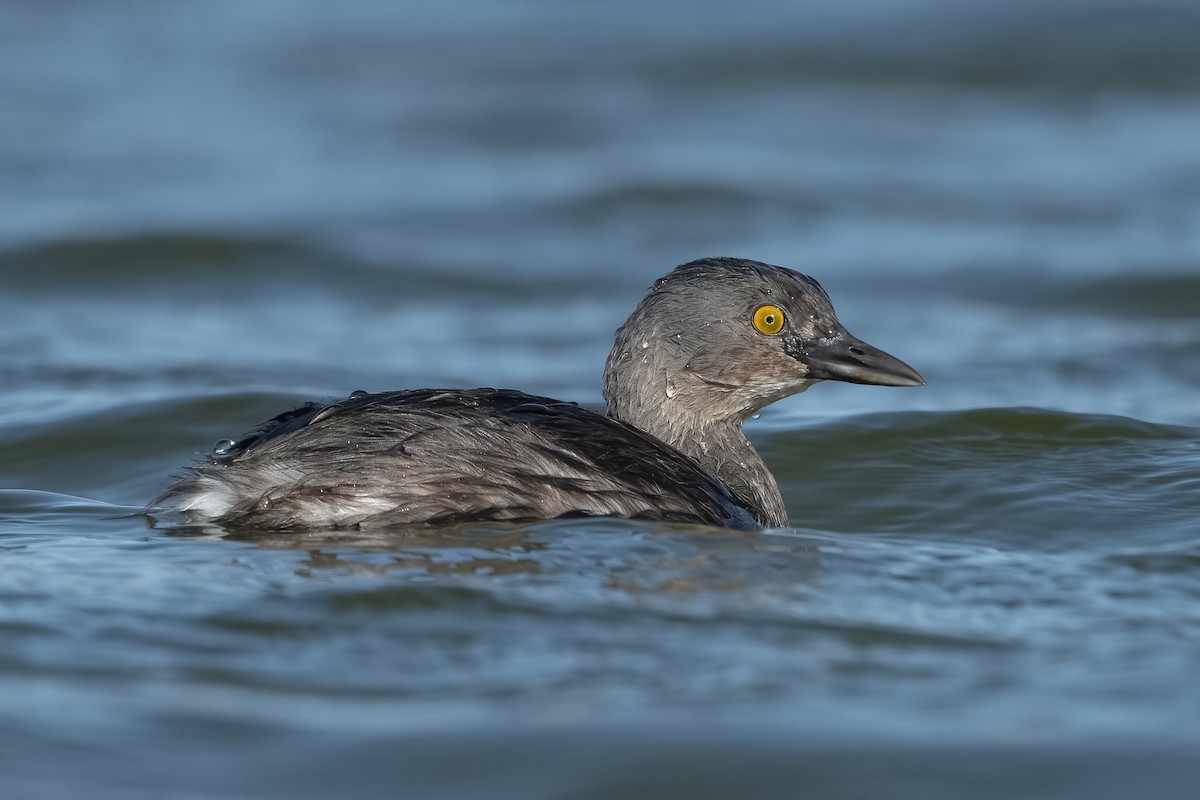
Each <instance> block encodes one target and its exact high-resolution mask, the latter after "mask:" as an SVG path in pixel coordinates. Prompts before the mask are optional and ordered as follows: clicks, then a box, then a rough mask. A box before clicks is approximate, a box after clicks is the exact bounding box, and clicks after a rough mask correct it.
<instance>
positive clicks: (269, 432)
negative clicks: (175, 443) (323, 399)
mask: <svg viewBox="0 0 1200 800" xmlns="http://www.w3.org/2000/svg"><path fill="white" fill-rule="evenodd" d="M204 492H208V493H210V494H209V496H208V497H209V499H208V500H204V501H203V502H202V501H201V500H199V499H197V498H201V497H202V493H204ZM218 501H219V502H218ZM156 504H157V505H166V506H168V507H170V506H175V507H177V508H180V509H184V510H186V509H188V508H195V509H210V510H211V509H214V508H215V509H216V511H219V513H210V514H209V516H213V517H214V518H215V519H216V520H217V521H218V522H221V523H225V524H232V525H245V526H253V527H256V528H271V529H293V528H328V527H360V528H361V527H371V526H376V525H392V524H403V523H423V522H430V523H451V522H462V521H471V520H535V519H552V518H557V517H563V516H620V517H629V518H638V519H653V520H666V521H677V522H697V523H703V524H708V525H718V526H723V527H737V528H752V527H755V520H754V516H753V514H752V512H751V511H750V510H748V509H747V507H746V505H745V504H744V503H743V502H741V501H740V500H739V499H738V498H736V497H734V495H733V494H732V493H731V492H730V491H729V489H728V488H727V487H726V486H725V485H724V484H722V483H720V482H719V481H717V480H716V479H715V478H713V477H712V476H710V475H708V473H706V472H705V471H704V470H702V469H701V468H700V467H699V466H697V465H696V463H695V462H694V461H692V460H691V459H690V458H688V457H687V456H685V455H683V454H682V453H680V452H678V451H677V450H674V449H673V448H671V447H669V446H667V445H665V444H663V443H662V442H660V441H659V440H657V439H655V438H654V437H652V436H649V435H648V434H646V433H644V432H642V431H640V430H637V429H636V428H633V427H631V426H629V425H626V424H624V423H622V422H618V421H616V420H612V419H609V418H608V417H605V416H602V415H600V414H597V413H595V412H593V411H589V410H587V409H584V408H581V407H579V406H577V405H574V404H571V403H563V402H561V401H556V400H551V399H549V398H544V397H534V396H531V395H527V394H524V393H521V392H515V391H504V390H499V391H498V390H494V389H475V390H470V391H457V390H418V391H403V392H387V393H381V394H371V395H364V396H361V397H356V398H353V399H350V400H344V401H341V402H339V403H337V404H336V405H333V406H325V407H319V406H316V405H315V404H308V405H306V406H303V407H301V408H298V409H296V410H294V411H290V412H287V413H285V414H281V415H279V416H278V417H275V418H274V419H273V420H270V421H269V422H267V423H265V424H264V425H262V426H260V427H259V428H257V429H255V430H254V431H253V432H251V433H250V434H248V435H247V436H246V437H243V438H242V440H241V441H239V442H237V443H236V444H235V445H234V447H233V448H231V449H230V451H228V452H227V453H225V454H223V455H222V456H221V457H219V458H213V459H210V460H209V461H208V462H206V463H201V464H199V465H197V466H195V467H193V468H192V470H191V472H190V474H189V475H188V476H187V477H185V478H184V479H183V480H182V481H180V482H179V483H177V484H176V485H175V486H172V487H171V488H170V489H168V490H167V492H166V493H164V495H163V496H162V497H161V498H159V500H157V501H156Z"/></svg>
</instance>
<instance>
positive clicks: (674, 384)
mask: <svg viewBox="0 0 1200 800" xmlns="http://www.w3.org/2000/svg"><path fill="white" fill-rule="evenodd" d="M649 349H653V348H649ZM634 352H636V351H631V350H629V349H624V348H614V349H613V352H612V353H611V354H610V356H609V361H608V364H607V365H606V370H605V380H604V398H605V400H606V401H607V404H608V416H610V417H612V418H613V419H618V420H620V421H622V422H625V423H628V424H630V425H633V426H635V427H637V428H638V429H640V430H642V431H645V432H646V433H649V434H650V435H652V436H654V437H656V438H658V439H660V440H661V441H663V442H665V443H666V444H669V445H671V446H672V447H674V448H675V449H677V450H679V451H681V452H682V453H684V454H686V455H687V456H689V457H690V458H691V459H692V460H693V461H695V462H696V463H697V464H698V465H700V467H701V468H702V469H704V470H705V471H706V472H707V473H708V474H710V475H712V476H713V477H715V478H717V479H719V480H720V481H721V482H722V483H724V484H725V485H726V486H728V487H729V488H730V489H731V490H732V491H733V493H734V494H735V495H736V496H737V498H738V500H739V501H741V502H742V503H743V504H744V505H746V506H747V507H748V508H749V509H750V510H751V512H752V513H753V514H754V517H755V518H756V519H757V520H758V522H759V523H760V524H761V525H763V526H764V527H768V528H781V527H786V526H787V524H788V517H787V509H786V508H785V507H784V505H783V497H782V496H781V495H780V493H779V486H778V484H777V483H776V482H775V477H774V476H773V475H772V474H771V472H770V470H768V469H767V465H766V463H765V462H764V461H763V460H762V456H760V455H759V454H758V451H757V450H755V449H754V446H753V445H751V444H750V442H749V440H748V439H746V437H745V435H744V434H743V433H742V421H743V419H745V416H746V411H745V409H744V408H741V407H740V406H739V404H738V403H737V402H736V401H735V399H734V397H733V396H732V393H731V392H728V391H724V390H723V389H722V388H720V387H717V386H713V385H711V384H707V383H704V382H703V381H701V380H700V379H699V378H697V377H696V376H693V375H689V374H687V373H686V371H676V370H671V371H668V370H665V369H663V368H661V366H658V368H655V367H656V366H657V365H655V363H654V360H653V359H652V358H651V357H649V356H650V355H651V354H650V353H645V351H644V350H643V351H642V352H641V353H638V354H637V356H636V357H635V356H634ZM631 362H632V363H631Z"/></svg>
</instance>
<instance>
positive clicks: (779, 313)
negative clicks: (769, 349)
mask: <svg viewBox="0 0 1200 800" xmlns="http://www.w3.org/2000/svg"><path fill="white" fill-rule="evenodd" d="M754 327H755V328H757V329H758V332H759V333H766V334H770V335H771V336H774V335H775V334H777V333H779V332H780V331H781V330H783V309H781V308H779V306H759V307H758V311H755V312H754Z"/></svg>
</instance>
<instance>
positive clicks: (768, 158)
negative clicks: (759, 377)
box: [0, 0, 1200, 798]
mask: <svg viewBox="0 0 1200 800" xmlns="http://www.w3.org/2000/svg"><path fill="white" fill-rule="evenodd" d="M706 255H740V256H745V257H750V258H756V259H761V260H765V261H769V262H773V263H779V264H784V265H788V266H792V267H795V268H799V269H801V270H803V271H805V272H808V273H811V274H813V275H814V276H816V277H817V278H819V279H820V280H821V281H822V282H823V283H824V285H825V286H826V288H827V289H828V290H829V292H830V294H831V295H832V297H833V299H834V302H835V304H836V305H837V307H838V310H839V312H840V315H841V317H842V320H843V321H844V322H845V323H846V325H847V327H849V329H850V330H851V331H853V332H854V333H856V334H857V335H859V336H861V337H863V338H864V339H866V340H867V341H869V342H872V343H873V344H877V345H879V346H880V347H883V348H884V349H886V350H889V351H891V352H893V353H895V354H897V355H899V356H900V357H902V358H904V359H905V360H906V361H908V362H910V363H912V364H913V365H914V366H915V367H917V368H918V369H919V370H920V371H921V372H922V373H923V374H924V375H925V377H926V379H927V380H928V382H929V386H928V387H927V388H925V389H921V390H912V391H895V390H883V389H876V388H870V387H861V386H846V385H822V386H818V387H816V388H814V389H813V390H811V391H809V392H808V393H806V394H804V395H802V396H799V397H796V398H792V399H789V400H787V401H784V402H782V403H779V404H778V405H776V406H774V407H772V408H771V409H769V410H768V411H767V412H766V413H764V414H763V416H762V417H761V419H758V420H755V421H753V422H751V424H750V426H749V431H750V434H751V437H752V438H753V439H754V440H755V442H756V443H757V444H758V445H759V446H760V448H761V449H762V450H763V451H764V454H765V456H766V457H767V460H768V462H769V463H770V464H771V466H772V468H773V469H774V471H775V473H776V475H777V476H778V478H779V480H780V483H781V486H782V488H783V490H784V495H785V499H786V501H787V503H788V507H789V510H790V512H791V515H792V523H793V525H795V528H794V529H791V530H785V531H775V532H767V533H761V534H752V535H748V534H734V533H729V532H713V531H707V530H699V529H689V528H684V527H673V526H654V525H646V524H630V523H623V522H617V521H599V522H596V521H592V522H577V521H576V522H555V523H545V524H540V525H529V526H516V527H512V526H510V527H503V526H491V527H487V526H475V527H472V526H468V527H464V528H459V529H453V530H446V531H424V532H410V533H408V534H394V535H380V536H374V537H370V538H366V537H331V536H320V535H315V534H314V535H307V536H270V535H263V536H259V537H255V536H248V537H247V536H243V537H240V538H236V539H235V538H227V537H221V536H215V535H213V536H195V535H188V534H187V533H186V532H182V531H170V530H162V529H152V528H150V527H149V526H148V525H147V523H146V520H145V519H144V518H143V517H141V516H140V515H139V513H138V512H139V510H140V508H141V506H142V504H143V503H144V502H145V501H146V500H147V499H148V498H149V497H150V496H152V495H153V494H154V493H155V492H156V491H157V490H158V489H160V488H161V487H162V486H163V485H164V484H165V482H166V480H167V476H168V475H169V474H170V473H171V471H172V470H174V469H176V468H178V467H179V466H180V465H181V464H183V463H185V462H186V461H187V460H188V458H189V457H191V455H192V454H193V453H195V452H197V451H200V450H204V449H207V448H208V447H210V446H211V443H212V442H213V441H215V440H217V439H220V438H223V437H226V436H233V435H236V434H238V433H240V432H242V431H243V430H245V429H247V428H249V427H251V426H252V425H254V424H256V423H257V422H258V421H260V420H261V419H263V418H265V417H267V416H269V415H272V414H274V413H277V412H278V411H280V410H283V409H284V408H287V407H289V406H290V405H291V404H294V403H297V402H299V401H301V400H306V399H312V398H325V397H336V396H343V395H345V394H347V393H349V392H350V391H352V390H355V389H360V388H361V389H368V390H383V389H392V388H404V387H419V386H479V385H491V386H511V387H519V388H523V389H526V390H528V391H532V392H537V393H544V394H551V395H556V396H561V397H563V398H566V399H570V400H576V401H580V402H584V403H591V404H596V403H599V402H600V370H601V367H602V364H603V359H604V356H605V354H606V352H607V350H608V347H609V346H610V344H611V336H612V332H613V330H614V329H615V328H616V327H617V326H618V325H619V324H620V323H621V322H622V321H623V319H624V317H625V315H626V314H627V313H628V312H629V310H631V309H632V307H633V305H634V303H635V302H636V301H637V299H638V298H639V297H640V296H641V294H642V292H643V291H644V290H645V288H646V287H647V286H648V285H649V284H650V283H651V282H652V281H653V280H654V279H655V278H656V277H658V276H659V275H661V274H662V273H664V272H666V271H667V270H668V269H669V268H671V267H672V266H674V265H675V264H678V263H681V262H683V261H687V260H690V259H693V258H697V257H701V256H706ZM1198 388H1200V8H1198V7H1197V6H1196V4H1195V3H1194V2H1191V1H1190V0H1143V1H1141V2H1135V0H1053V1H1051V2H1047V1H1046V0H1041V1H1040V2H1034V1H1033V0H1010V1H1009V2H1005V3H970V4H967V3H955V2H951V1H950V0H909V1H908V2H891V1H888V2H885V1H884V0H853V2H842V3H836V4H835V3H821V4H818V3H793V2H782V0H780V1H776V2H770V1H768V2H760V3H755V4H752V5H749V6H744V5H742V6H739V5H736V4H715V3H685V2H677V3H654V4H644V3H633V2H627V1H626V0H606V1H605V2H598V1H597V2H582V1H581V2H572V3H561V2H549V0H524V1H521V0H514V1H513V2H505V3H489V2H465V3H457V4H440V5H436V4H416V3H390V2H383V0H357V2H348V3H343V4H332V3H330V4H315V3H309V4H300V3H294V2H282V1H281V0H261V1H259V2H254V3H245V2H234V0H204V1H203V2H201V1H200V0H176V2H172V3H159V2H152V1H151V0H114V1H113V2H106V3H87V2H82V1H81V0H79V1H72V0H55V1H54V2H31V1H25V2H23V1H22V0H3V2H0V397H2V398H3V403H2V404H0V487H3V488H0V642H2V643H3V646H0V790H3V794H4V796H5V797H14V798H16V797H68V796H87V797H90V798H110V797H112V798H118V797H119V798H125V797H166V796H171V797H187V798H193V797H195V798H199V797H213V796H246V797H251V796H253V797H288V798H294V797H301V796H328V795H330V794H333V793H341V794H345V793H349V794H351V795H352V796H358V797H367V796H406V797H408V796H411V797H446V798H449V797H483V796H486V797H513V798H540V797H547V798H549V797H572V798H584V797H596V798H602V797H603V798H607V797H647V798H651V797H653V798H661V797H672V796H687V797H692V798H695V797H710V796H711V797H730V796H745V797H751V796H761V797H787V796H796V795H798V794H800V793H801V792H803V793H805V794H808V795H811V796H819V797H842V796H845V797H861V796H919V797H923V798H936V797H962V796H966V795H967V794H968V793H969V795H970V796H972V797H978V798H984V797H1013V796H1022V797H1089V798H1095V797H1106V796H1111V797H1125V796H1130V794H1131V793H1132V792H1133V791H1135V790H1136V791H1137V793H1138V794H1139V795H1143V796H1147V797H1173V796H1178V797H1190V796H1192V792H1193V791H1194V786H1195V785H1196V782H1197V780H1198V779H1200V758H1198V753H1197V747H1198V746H1200V688H1197V685H1196V680H1195V674H1196V665H1197V663H1200V605H1198V603H1200V583H1198V578H1200V533H1198V530H1197V528H1198V526H1197V516H1198V515H1197V510H1198V504H1197V496H1198V495H1197V490H1198V488H1200V402H1198V401H1197V390H1198Z"/></svg>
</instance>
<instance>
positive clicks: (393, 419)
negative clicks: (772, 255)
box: [150, 258, 924, 530]
mask: <svg viewBox="0 0 1200 800" xmlns="http://www.w3.org/2000/svg"><path fill="white" fill-rule="evenodd" d="M822 380H836V381H848V382H850V383H868V384H877V385H881V386H921V385H923V384H924V381H923V380H922V379H921V376H920V375H918V374H917V372H916V371H915V370H913V369H912V367H910V366H908V365H907V364H905V363H903V362H902V361H900V360H899V359H897V358H894V357H893V356H890V355H888V354H887V353H885V352H883V351H882V350H879V349H877V348H875V347H872V346H871V345H869V344H867V343H866V342H863V341H861V340H859V339H856V338H855V337H854V336H851V335H850V333H849V332H847V331H846V329H845V328H844V327H842V325H841V323H840V322H838V318H837V316H836V315H835V313H834V310H833V306H832V304H831V303H830V301H829V296H828V295H827V294H826V293H825V290H824V289H822V288H821V285H820V284H819V283H817V282H816V281H815V280H813V279H812V278H810V277H808V276H806V275H801V274H800V273H798V272H795V271H793V270H790V269H786V268H784V267H776V266H771V265H769V264H763V263H760V262H757V261H748V260H745V259H737V258H708V259H703V260H700V261H693V262H691V263H688V264H684V265H683V266H680V267H678V268H676V269H675V270H674V271H672V272H671V273H670V274H668V275H667V276H666V277H663V278H661V279H659V280H658V281H657V282H656V283H655V284H654V286H653V287H651V289H650V292H649V294H647V295H646V297H645V298H644V299H643V300H642V301H641V303H639V304H638V306H637V308H636V309H634V312H633V314H632V315H631V316H630V317H629V319H628V320H627V321H626V322H625V324H624V325H622V326H621V327H620V329H618V330H617V335H616V343H615V344H614V345H613V348H612V351H611V352H610V353H609V356H608V360H607V362H606V363H605V368H604V399H605V400H606V401H607V404H608V408H607V413H606V414H599V413H596V412H593V411H589V410H587V409H584V408H581V407H579V406H577V405H575V404H572V403H564V402H560V401H557V400H551V399H549V398H545V397H534V396H531V395H527V394H524V393H522V392H517V391H510V390H496V389H470V390H457V389H419V390H414V391H398V392H382V393H377V394H369V393H367V392H361V391H360V392H355V393H354V394H352V395H351V396H350V397H349V398H348V399H346V400H341V401H338V402H336V403H333V404H331V405H319V404H316V403H309V404H306V405H304V406H301V407H300V408H297V409H295V410H293V411H289V412H287V413H284V414H281V415H279V416H278V417H275V418H274V419H272V420H269V421H268V422H266V423H264V424H262V425H261V426H259V427H258V428H256V429H255V430H253V431H251V432H250V433H249V434H247V435H246V436H244V437H243V438H242V439H241V440H240V441H237V442H229V441H226V442H223V443H221V444H220V445H219V446H218V447H217V448H216V449H215V450H214V452H213V454H212V455H210V456H208V457H206V458H204V459H203V460H202V461H201V462H200V463H198V464H196V465H194V466H192V467H191V468H189V470H188V471H187V474H186V475H185V476H184V477H183V478H182V479H181V480H179V481H178V482H176V483H175V484H174V485H172V486H171V487H169V488H168V489H167V490H166V491H165V492H164V493H163V494H162V495H161V496H159V497H158V498H157V499H156V500H154V501H153V502H152V503H151V506H150V510H151V511H154V512H156V513H157V512H174V513H181V514H184V515H185V516H186V517H189V518H200V519H207V520H213V521H216V522H217V523H220V524H223V525H228V526H237V527H243V526H247V527H254V528H261V529H271V530H295V529H313V528H366V527H376V526H383V525H394V524H406V523H454V522H466V521H472V520H538V519H553V518H559V517H577V516H617V517H629V518H637V519H650V520H664V521H674V522H694V523H701V524H707V525H716V526H723V527H730V528H756V527H782V526H785V525H787V521H788V519H787V511H786V510H785V508H784V505H783V498H782V497H781V496H780V494H779V487H778V486H777V485H776V483H775V478H774V477H773V476H772V475H771V473H770V471H769V470H768V469H767V466H766V464H764V463H763V460H762V458H761V457H760V456H759V454H758V452H757V451H755V449H754V448H753V447H752V446H751V444H750V442H749V441H747V440H746V438H745V436H744V435H743V434H742V423H743V422H744V421H745V420H746V419H747V418H748V417H750V416H751V415H753V414H756V413H758V411H759V410H761V409H762V408H763V407H764V406H766V405H768V404H770V403H773V402H775V401H776V400H779V399H780V398H782V397H787V396H788V395H791V394H795V393H797V392H802V391H804V390H805V389H807V388H808V387H809V386H811V385H812V384H813V383H815V382H817V381H822Z"/></svg>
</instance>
